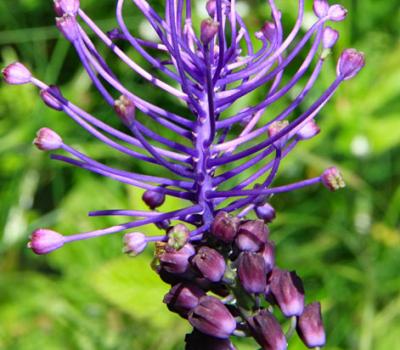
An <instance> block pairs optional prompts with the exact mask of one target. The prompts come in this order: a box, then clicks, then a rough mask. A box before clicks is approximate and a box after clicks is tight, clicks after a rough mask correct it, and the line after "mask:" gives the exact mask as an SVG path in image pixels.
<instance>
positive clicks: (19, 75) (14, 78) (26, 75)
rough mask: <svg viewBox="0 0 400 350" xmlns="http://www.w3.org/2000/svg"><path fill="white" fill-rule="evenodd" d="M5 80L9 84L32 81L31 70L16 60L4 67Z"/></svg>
mask: <svg viewBox="0 0 400 350" xmlns="http://www.w3.org/2000/svg"><path fill="white" fill-rule="evenodd" d="M1 72H2V73H3V77H4V80H5V81H6V83H7V84H11V85H22V84H27V83H29V82H30V81H31V78H32V75H31V72H30V71H29V70H28V68H26V67H25V66H24V65H23V64H21V63H19V62H14V63H11V64H10V65H8V66H7V67H6V68H4V69H3V70H2V71H1Z"/></svg>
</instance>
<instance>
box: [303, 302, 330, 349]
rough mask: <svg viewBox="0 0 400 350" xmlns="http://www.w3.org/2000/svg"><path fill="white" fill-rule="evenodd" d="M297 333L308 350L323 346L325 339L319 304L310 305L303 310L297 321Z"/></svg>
mask: <svg viewBox="0 0 400 350" xmlns="http://www.w3.org/2000/svg"><path fill="white" fill-rule="evenodd" d="M297 333H298V334H299V336H300V338H301V339H302V340H303V342H304V344H305V345H306V346H307V347H309V348H315V347H323V346H324V345H325V342H326V337H325V330H324V324H323V321H322V315H321V304H320V303H312V304H310V305H307V306H306V307H305V308H304V311H303V313H302V314H301V316H300V317H299V318H298V321H297Z"/></svg>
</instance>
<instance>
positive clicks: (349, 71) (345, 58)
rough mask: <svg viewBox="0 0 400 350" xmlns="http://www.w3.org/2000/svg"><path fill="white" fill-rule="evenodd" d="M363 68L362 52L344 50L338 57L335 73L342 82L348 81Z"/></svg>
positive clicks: (363, 58)
mask: <svg viewBox="0 0 400 350" xmlns="http://www.w3.org/2000/svg"><path fill="white" fill-rule="evenodd" d="M364 66H365V56H364V53H363V52H359V51H357V50H356V49H346V50H344V51H343V52H342V54H341V55H340V58H339V61H338V65H337V68H336V72H337V75H338V76H342V77H343V78H344V80H349V79H351V78H354V77H355V76H356V75H357V73H358V72H359V71H360V70H361V69H362V68H363V67H364Z"/></svg>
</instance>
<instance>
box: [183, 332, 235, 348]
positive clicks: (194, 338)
mask: <svg viewBox="0 0 400 350" xmlns="http://www.w3.org/2000/svg"><path fill="white" fill-rule="evenodd" d="M185 343H186V346H185V350H236V349H235V347H234V346H233V344H232V343H231V342H230V341H229V339H219V338H215V337H211V336H209V335H207V334H203V333H201V332H199V331H197V330H196V329H194V330H193V332H192V333H190V334H186V336H185Z"/></svg>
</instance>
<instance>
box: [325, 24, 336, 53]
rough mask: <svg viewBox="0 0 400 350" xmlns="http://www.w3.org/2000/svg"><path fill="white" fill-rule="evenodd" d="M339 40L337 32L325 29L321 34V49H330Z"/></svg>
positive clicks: (328, 28)
mask: <svg viewBox="0 0 400 350" xmlns="http://www.w3.org/2000/svg"><path fill="white" fill-rule="evenodd" d="M338 39H339V32H338V31H337V30H335V29H332V28H331V27H325V28H324V32H323V34H322V47H323V48H324V49H331V48H332V47H333V46H335V44H336V42H337V41H338Z"/></svg>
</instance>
